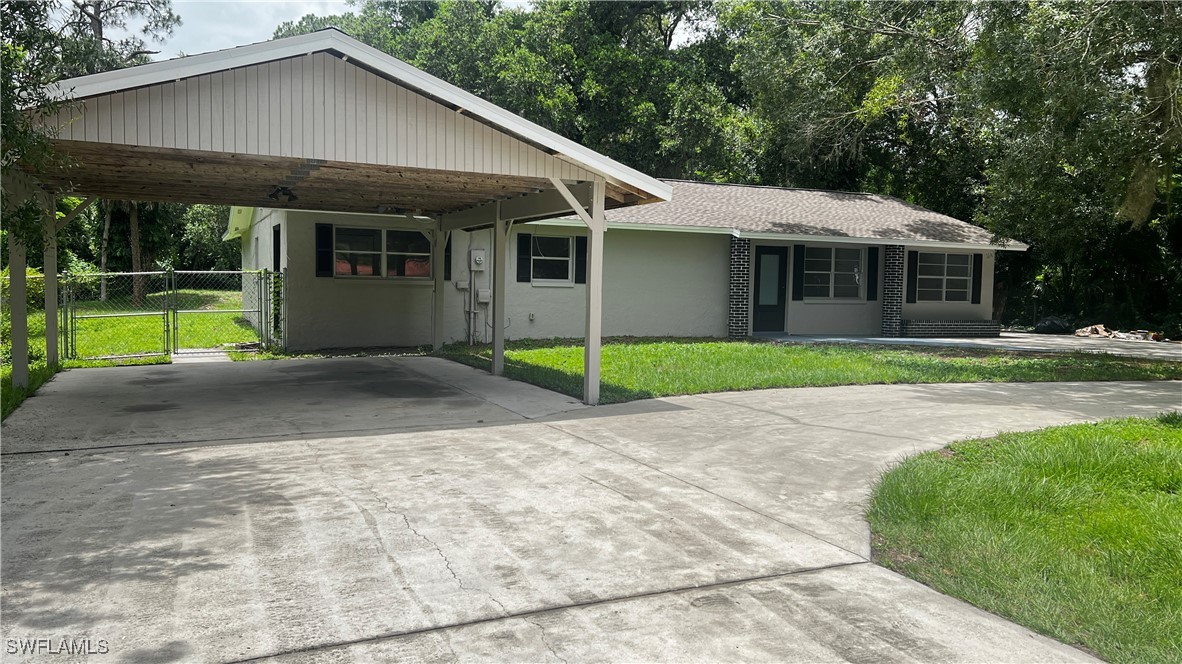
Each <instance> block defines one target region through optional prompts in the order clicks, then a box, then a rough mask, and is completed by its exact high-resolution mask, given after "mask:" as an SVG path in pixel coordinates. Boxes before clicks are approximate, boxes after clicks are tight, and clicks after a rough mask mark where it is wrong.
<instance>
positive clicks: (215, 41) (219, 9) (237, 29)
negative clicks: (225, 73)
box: [128, 0, 352, 60]
mask: <svg viewBox="0 0 1182 664" xmlns="http://www.w3.org/2000/svg"><path fill="white" fill-rule="evenodd" d="M172 9H173V11H174V12H176V13H177V15H179V16H180V17H181V25H180V27H178V28H176V30H174V31H173V33H172V37H171V38H170V39H169V40H168V41H166V42H165V43H164V44H163V45H161V44H154V43H151V42H149V47H150V48H152V49H153V50H155V49H160V53H159V54H157V55H154V56H152V57H153V59H155V60H166V59H168V58H175V57H177V56H178V55H180V54H181V53H185V54H187V55H196V54H197V53H206V52H208V51H219V50H221V49H224V48H232V47H234V46H242V45H244V44H253V43H255V42H261V41H267V40H269V39H270V38H271V35H273V34H274V33H275V28H276V27H278V26H279V24H280V23H282V22H284V21H294V20H297V19H299V18H300V17H301V16H303V15H305V14H321V15H323V14H342V13H345V12H348V11H350V10H351V9H352V7H351V6H350V5H348V4H346V3H345V2H344V0H246V1H243V0H173V3H172ZM128 27H129V28H138V27H139V26H138V25H129V26H128Z"/></svg>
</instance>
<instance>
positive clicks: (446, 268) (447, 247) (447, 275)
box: [443, 233, 451, 281]
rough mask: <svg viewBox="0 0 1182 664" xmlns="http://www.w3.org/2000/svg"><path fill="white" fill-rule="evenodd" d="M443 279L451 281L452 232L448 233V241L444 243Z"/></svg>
mask: <svg viewBox="0 0 1182 664" xmlns="http://www.w3.org/2000/svg"><path fill="white" fill-rule="evenodd" d="M443 280H444V281H451V233H448V234H447V242H446V243H445V244H444V245H443Z"/></svg>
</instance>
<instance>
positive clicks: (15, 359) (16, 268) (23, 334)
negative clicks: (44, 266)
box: [8, 232, 29, 387]
mask: <svg viewBox="0 0 1182 664" xmlns="http://www.w3.org/2000/svg"><path fill="white" fill-rule="evenodd" d="M25 266H26V261H25V245H24V243H23V242H20V241H18V240H17V239H16V235H15V234H14V233H11V232H10V233H9V234H8V314H9V316H10V317H11V319H12V331H11V334H12V386H13V387H28V386H29V307H28V295H27V293H26V292H25V291H26V285H25Z"/></svg>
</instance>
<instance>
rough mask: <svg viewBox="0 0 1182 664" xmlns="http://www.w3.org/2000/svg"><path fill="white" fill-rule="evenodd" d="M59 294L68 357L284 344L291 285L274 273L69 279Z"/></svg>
mask: <svg viewBox="0 0 1182 664" xmlns="http://www.w3.org/2000/svg"><path fill="white" fill-rule="evenodd" d="M60 290H61V300H62V306H61V325H60V327H61V336H62V344H61V348H62V353H63V357H65V358H69V359H109V358H122V357H137V356H150V355H171V354H174V353H185V352H197V353H199V352H210V351H222V350H225V349H226V348H238V349H243V348H259V347H267V348H272V347H276V346H282V340H283V324H282V323H283V319H284V318H285V316H283V312H284V300H285V298H284V281H283V278H282V275H280V274H275V273H273V272H270V271H267V270H262V271H239V270H233V271H208V272H198V271H192V270H168V271H163V272H119V273H105V274H67V275H63V276H62V280H61V288H60Z"/></svg>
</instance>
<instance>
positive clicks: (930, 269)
mask: <svg viewBox="0 0 1182 664" xmlns="http://www.w3.org/2000/svg"><path fill="white" fill-rule="evenodd" d="M972 265H973V264H972V256H971V255H970V254H930V253H924V252H920V254H919V263H918V269H919V273H918V276H917V279H916V289H917V290H916V297H917V299H918V300H920V301H921V302H967V301H968V299H969V284H970V283H971V282H972V276H973V274H972V273H973V268H972Z"/></svg>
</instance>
